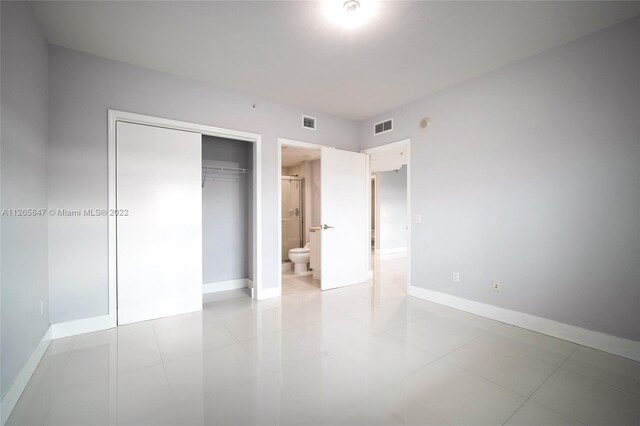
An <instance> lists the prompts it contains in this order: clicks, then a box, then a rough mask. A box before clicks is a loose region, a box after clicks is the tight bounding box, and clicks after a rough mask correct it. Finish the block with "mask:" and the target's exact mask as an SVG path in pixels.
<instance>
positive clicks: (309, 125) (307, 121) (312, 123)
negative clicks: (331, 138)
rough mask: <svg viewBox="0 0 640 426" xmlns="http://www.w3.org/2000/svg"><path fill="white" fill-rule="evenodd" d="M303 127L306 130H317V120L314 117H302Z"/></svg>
mask: <svg viewBox="0 0 640 426" xmlns="http://www.w3.org/2000/svg"><path fill="white" fill-rule="evenodd" d="M302 127H304V128H305V129H311V130H315V129H316V119H315V118H313V117H309V116H306V115H303V116H302Z"/></svg>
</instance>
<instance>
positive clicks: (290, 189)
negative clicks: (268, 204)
mask: <svg viewBox="0 0 640 426" xmlns="http://www.w3.org/2000/svg"><path fill="white" fill-rule="evenodd" d="M302 181H303V178H297V177H283V178H282V206H281V207H282V260H283V261H285V260H289V250H290V249H292V248H297V247H302V230H303V226H304V223H303V214H302V206H303V203H302V198H303V197H302Z"/></svg>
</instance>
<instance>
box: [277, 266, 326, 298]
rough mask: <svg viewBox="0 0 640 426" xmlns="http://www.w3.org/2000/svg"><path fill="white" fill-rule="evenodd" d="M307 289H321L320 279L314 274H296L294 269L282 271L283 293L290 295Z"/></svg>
mask: <svg viewBox="0 0 640 426" xmlns="http://www.w3.org/2000/svg"><path fill="white" fill-rule="evenodd" d="M306 291H320V281H318V280H314V279H313V275H312V274H310V275H294V274H293V269H290V270H286V271H282V295H283V296H290V295H292V294H295V293H302V292H306Z"/></svg>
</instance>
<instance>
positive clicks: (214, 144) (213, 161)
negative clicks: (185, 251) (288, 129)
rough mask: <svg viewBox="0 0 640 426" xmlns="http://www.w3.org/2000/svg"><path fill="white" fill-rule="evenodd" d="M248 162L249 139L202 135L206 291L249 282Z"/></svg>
mask: <svg viewBox="0 0 640 426" xmlns="http://www.w3.org/2000/svg"><path fill="white" fill-rule="evenodd" d="M252 165H253V144H252V143H251V142H243V141H238V140H232V139H225V138H220V137H214V136H206V135H203V136H202V281H203V293H205V294H207V293H214V292H217V291H223V290H230V289H238V288H251V287H252V285H253V246H254V244H253V229H252V227H253V171H252V169H251V167H252ZM248 294H249V293H248Z"/></svg>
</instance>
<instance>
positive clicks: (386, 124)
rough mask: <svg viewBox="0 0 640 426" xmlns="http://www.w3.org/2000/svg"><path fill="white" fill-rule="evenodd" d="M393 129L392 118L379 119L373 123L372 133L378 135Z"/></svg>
mask: <svg viewBox="0 0 640 426" xmlns="http://www.w3.org/2000/svg"><path fill="white" fill-rule="evenodd" d="M392 130H393V118H390V119H388V120H384V121H381V122H379V123H376V124H374V125H373V134H374V135H379V134H380V133H386V132H390V131H392Z"/></svg>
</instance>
